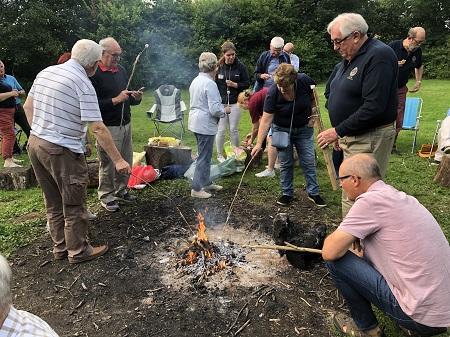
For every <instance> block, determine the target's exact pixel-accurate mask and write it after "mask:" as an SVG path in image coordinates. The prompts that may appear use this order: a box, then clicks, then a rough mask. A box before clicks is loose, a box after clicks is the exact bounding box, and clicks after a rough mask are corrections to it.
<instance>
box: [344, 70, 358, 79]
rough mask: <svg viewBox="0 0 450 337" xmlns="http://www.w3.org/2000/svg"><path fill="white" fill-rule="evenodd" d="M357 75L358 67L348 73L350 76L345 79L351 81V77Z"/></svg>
mask: <svg viewBox="0 0 450 337" xmlns="http://www.w3.org/2000/svg"><path fill="white" fill-rule="evenodd" d="M357 73H358V67H355V68H353V69H352V71H350V75H348V76H347V79H349V80H353V76H355V75H356V74H357Z"/></svg>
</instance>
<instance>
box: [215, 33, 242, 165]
mask: <svg viewBox="0 0 450 337" xmlns="http://www.w3.org/2000/svg"><path fill="white" fill-rule="evenodd" d="M221 51H222V57H221V58H220V59H219V69H218V71H217V74H216V83H217V87H218V88H219V92H220V97H221V98H222V104H223V105H224V107H227V106H229V107H230V108H231V113H230V114H229V115H228V116H227V117H226V118H221V119H220V122H219V129H218V131H217V135H216V148H217V160H218V161H219V162H223V161H224V160H225V158H224V157H223V146H224V143H225V133H226V131H227V129H228V130H229V132H230V141H231V145H233V146H239V121H240V120H241V110H240V109H239V105H238V104H237V100H238V95H239V93H240V92H242V91H243V90H245V89H247V88H248V87H249V85H250V82H249V78H248V72H247V68H246V67H245V65H244V64H242V63H241V62H240V61H239V59H238V58H237V57H236V47H235V46H234V44H233V42H231V41H225V42H224V43H223V44H222V46H221Z"/></svg>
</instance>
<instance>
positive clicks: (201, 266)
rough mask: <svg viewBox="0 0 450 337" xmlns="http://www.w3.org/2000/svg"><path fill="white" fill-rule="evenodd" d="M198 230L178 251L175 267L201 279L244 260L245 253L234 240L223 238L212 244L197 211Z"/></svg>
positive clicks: (196, 278)
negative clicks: (185, 245) (184, 246)
mask: <svg viewBox="0 0 450 337" xmlns="http://www.w3.org/2000/svg"><path fill="white" fill-rule="evenodd" d="M197 221H198V231H197V235H196V236H195V237H194V239H193V240H192V241H191V242H190V243H189V244H188V245H187V248H186V249H183V250H182V251H181V252H180V251H179V253H178V257H179V260H178V262H177V269H178V270H180V271H181V272H183V273H186V274H191V275H192V276H193V277H194V279H195V280H197V281H202V280H203V279H205V278H206V277H207V276H209V275H212V274H214V273H216V272H218V271H221V270H223V269H225V268H226V267H227V266H230V267H231V266H233V265H237V264H239V263H241V262H245V253H244V251H243V249H242V248H240V247H238V246H237V245H236V244H235V243H234V242H231V241H226V242H224V241H223V240H222V241H220V242H218V243H216V244H214V243H212V242H210V241H209V240H208V237H207V235H206V224H205V217H204V216H203V214H202V213H200V212H198V213H197Z"/></svg>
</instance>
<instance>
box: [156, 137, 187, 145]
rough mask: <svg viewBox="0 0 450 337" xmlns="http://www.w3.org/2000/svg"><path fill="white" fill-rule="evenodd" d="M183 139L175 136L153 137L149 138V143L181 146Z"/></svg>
mask: <svg viewBox="0 0 450 337" xmlns="http://www.w3.org/2000/svg"><path fill="white" fill-rule="evenodd" d="M180 144H181V140H179V139H176V138H174V137H152V138H149V139H148V145H152V146H180Z"/></svg>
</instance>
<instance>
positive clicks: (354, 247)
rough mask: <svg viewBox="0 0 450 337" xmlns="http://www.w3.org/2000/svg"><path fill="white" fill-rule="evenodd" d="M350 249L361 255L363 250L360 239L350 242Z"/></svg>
mask: <svg viewBox="0 0 450 337" xmlns="http://www.w3.org/2000/svg"><path fill="white" fill-rule="evenodd" d="M350 251H351V252H353V254H355V255H356V256H359V257H363V256H364V251H363V249H362V246H361V241H360V240H359V239H355V241H353V243H352V248H350Z"/></svg>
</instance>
